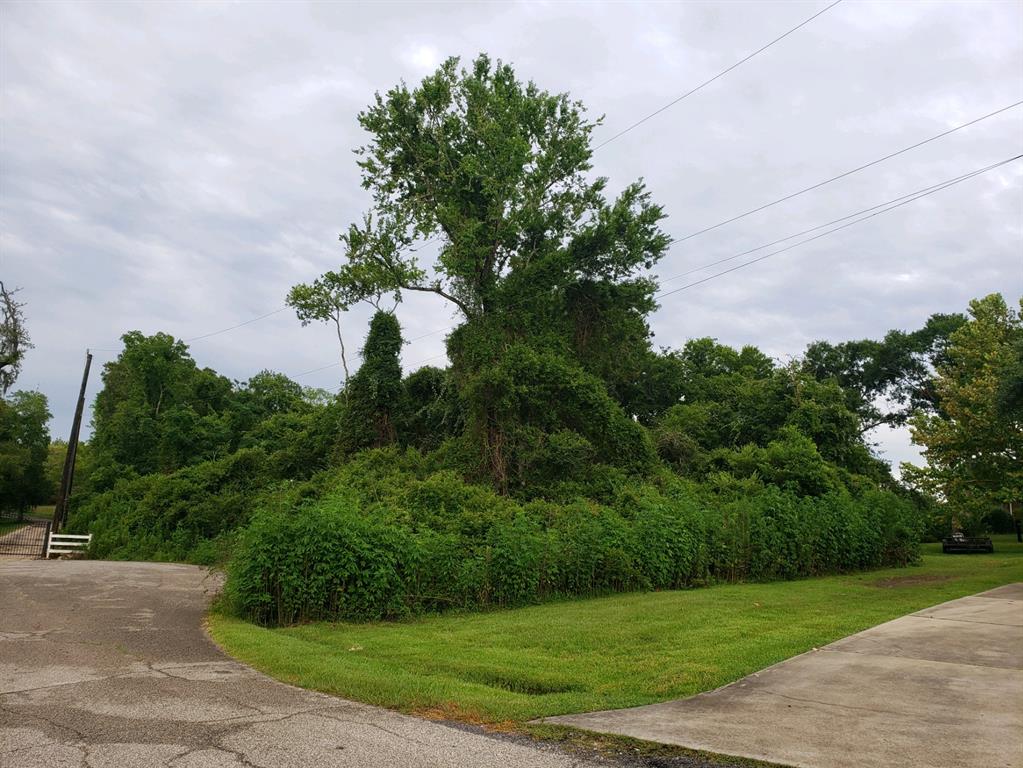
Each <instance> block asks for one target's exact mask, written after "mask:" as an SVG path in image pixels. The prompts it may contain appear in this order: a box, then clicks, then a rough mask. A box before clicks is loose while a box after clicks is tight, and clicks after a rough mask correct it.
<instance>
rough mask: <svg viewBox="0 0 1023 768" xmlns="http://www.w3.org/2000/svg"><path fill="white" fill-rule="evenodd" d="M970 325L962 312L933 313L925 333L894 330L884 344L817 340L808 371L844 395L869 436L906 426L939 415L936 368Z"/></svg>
mask: <svg viewBox="0 0 1023 768" xmlns="http://www.w3.org/2000/svg"><path fill="white" fill-rule="evenodd" d="M965 322H966V317H965V316H963V315H961V314H958V313H956V314H950V315H946V314H934V315H931V317H929V318H928V319H927V322H926V323H925V324H924V326H923V327H922V328H920V329H918V330H916V331H910V332H907V331H900V330H892V331H889V332H888V333H887V334H886V335H885V337H884V339H882V340H880V341H876V340H873V339H857V340H854V341H844V342H841V343H839V344H829V343H828V342H826V341H817V342H814V343H813V344H811V345H810V346H809V347H807V349H806V353H805V355H804V356H803V361H802V364H803V368H804V369H805V370H806V371H808V372H809V373H811V374H812V375H813V376H815V377H816V378H818V379H820V380H822V381H824V380H828V379H833V380H834V381H836V382H837V383H838V384H839V385H840V386H841V387H842V388H843V389H844V390H845V393H846V397H847V399H848V402H849V406H850V407H851V408H852V409H853V410H855V411H856V412H857V413H858V414H859V415H860V420H861V427H862V429H863V431H864V432H867V431H869V430H871V429H873V428H874V427H878V426H880V425H882V424H887V425H889V426H902V425H904V424H906V422H907V421H908V420H909V418H910V417H911V416H912V415H913V414H914V413H916V412H917V411H920V410H927V411H933V410H934V408H935V406H936V401H935V393H934V391H933V388H932V381H933V375H934V370H935V367H936V366H938V365H940V364H942V363H943V362H944V361H945V356H946V350H947V349H948V345H949V339H950V337H951V335H952V334H953V333H954V332H955V331H956V330H957V329H959V328H960V327H962V325H963V324H964V323H965Z"/></svg>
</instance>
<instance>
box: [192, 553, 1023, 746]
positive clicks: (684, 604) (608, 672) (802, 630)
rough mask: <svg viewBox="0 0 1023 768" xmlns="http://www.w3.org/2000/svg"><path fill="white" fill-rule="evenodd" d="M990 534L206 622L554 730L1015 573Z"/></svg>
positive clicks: (383, 700)
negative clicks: (379, 609) (752, 572)
mask: <svg viewBox="0 0 1023 768" xmlns="http://www.w3.org/2000/svg"><path fill="white" fill-rule="evenodd" d="M995 547H996V552H995V553H994V554H992V555H987V554H978V555H942V554H941V552H940V545H926V546H925V547H924V555H923V558H922V562H921V564H920V565H918V566H914V567H910V568H901V569H890V570H881V571H871V572H867V573H858V574H850V575H843V576H831V577H825V578H816V579H806V580H803V581H789V582H773V583H768V584H728V585H720V586H714V587H708V588H703V589H694V590H688V591H678V592H654V593H634V594H626V595H615V596H611V597H603V598H596V599H589V600H577V601H571V602H562V603H553V604H547V605H542V606H535V607H529V608H521V609H516V610H507V611H499V612H493V613H484V614H471V615H444V616H435V617H429V618H424V619H419V620H415V621H409V622H398V623H396V622H377V623H369V624H349V623H317V624H307V625H302V626H296V627H288V628H281V629H266V628H262V627H258V626H254V625H252V624H249V623H247V622H244V621H241V620H238V619H235V618H232V617H229V616H225V615H221V614H214V615H212V616H211V620H210V630H211V633H212V635H213V637H214V639H215V640H216V641H217V642H218V643H220V644H221V645H222V646H223V647H224V648H225V650H227V651H228V652H229V653H230V654H232V655H233V656H235V657H237V658H238V659H240V660H242V661H244V662H246V663H247V664H250V665H252V666H253V667H255V668H257V669H259V670H262V671H263V672H265V673H267V674H269V675H271V676H272V677H275V678H277V679H279V680H283V681H285V682H288V683H292V684H294V685H298V686H301V687H303V688H311V689H314V690H319V691H324V692H327V693H332V694H336V695H338V696H343V697H345V698H350V699H356V700H358V701H364V702H368V703H371V704H378V705H381V706H385V707H390V708H393V709H398V710H401V711H404V712H412V713H415V714H419V715H424V716H427V717H435V718H438V719H453V720H462V721H466V722H472V723H477V724H482V725H487V726H490V727H497V728H505V729H508V730H516V731H527V732H532V733H533V734H534V735H536V736H538V737H544V738H555V739H557V738H558V733H560V732H558V731H556V730H550V729H551V727H550V726H526V725H525V724H526V722H527V721H529V720H533V719H535V718H539V717H545V716H551V715H558V714H566V713H570V712H585V711H592V710H601V709H615V708H619V707H632V706H638V705H641V704H650V703H653V702H657V701H664V700H668V699H675V698H682V697H686V696H691V695H693V694H696V693H700V692H701V691H707V690H711V689H713V688H717V687H718V686H721V685H725V684H726V683H729V682H732V681H734V680H737V679H739V678H741V677H743V676H745V675H748V674H750V673H752V672H755V671H757V670H759V669H762V668H764V667H766V666H769V665H771V664H774V663H776V662H779V661H781V660H783V659H786V658H789V657H791V656H794V655H796V654H799V653H803V652H804V651H808V650H810V649H812V648H815V647H820V646H822V645H824V644H826V643H829V642H831V641H833V640H837V639H839V638H841V637H844V636H846V635H849V634H852V633H854V632H858V631H860V630H862V629H866V628H867V627H871V626H873V625H875V624H880V623H881V622H884V621H888V620H890V619H893V618H896V617H898V616H901V615H904V614H906V613H910V612H912V611H916V610H920V609H921V608H925V607H927V606H930V605H934V604H936V603H940V602H943V601H945V600H951V599H954V598H957V597H963V596H965V595H969V594H973V593H975V592H979V591H982V590H985V589H991V588H992V587H996V586H999V585H1002V584H1007V583H1010V582H1015V581H1023V544H1017V543H1016V541H1015V538H1014V537H1010V536H999V537H995ZM545 728H546V729H547V730H544V729H545ZM547 731H550V732H549V733H548V732H547ZM564 733H565V734H567V733H568V732H567V731H566V732H564ZM564 738H565V739H566V740H571V738H574V737H572V736H570V735H565V736H564Z"/></svg>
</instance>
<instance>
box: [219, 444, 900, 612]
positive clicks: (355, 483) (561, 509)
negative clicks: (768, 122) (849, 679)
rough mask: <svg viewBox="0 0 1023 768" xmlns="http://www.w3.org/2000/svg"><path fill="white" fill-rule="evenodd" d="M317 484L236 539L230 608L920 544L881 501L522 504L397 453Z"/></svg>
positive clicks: (874, 553) (633, 579)
mask: <svg viewBox="0 0 1023 768" xmlns="http://www.w3.org/2000/svg"><path fill="white" fill-rule="evenodd" d="M381 453H382V454H387V455H386V456H381V455H379V454H381ZM385 459H386V460H385ZM395 467H399V469H395ZM367 478H368V479H367ZM325 485H326V486H327V488H328V490H327V491H326V493H325V494H324V495H323V496H322V497H321V498H319V499H317V500H311V501H307V502H305V503H302V504H298V505H297V506H295V507H294V508H290V509H288V508H286V507H284V506H283V505H279V504H278V505H275V506H272V507H266V508H264V509H261V510H260V511H259V512H258V513H257V514H256V515H255V517H254V519H253V520H252V522H251V524H249V525H248V526H247V527H246V528H245V529H244V530H243V532H242V533H241V535H240V536H239V538H238V541H237V549H236V551H235V554H234V557H233V559H232V561H231V564H230V567H229V574H228V587H227V595H228V598H229V600H230V602H231V603H232V605H233V606H234V608H235V610H236V611H237V612H238V613H239V614H240V615H242V616H244V617H246V618H249V619H251V620H254V621H257V622H259V623H262V624H270V625H276V624H289V623H294V622H300V621H307V620H317V619H326V620H334V619H355V620H364V619H382V618H397V617H403V616H409V615H414V614H418V613H422V612H428V611H438V610H445V609H450V608H457V609H473V610H476V609H484V608H489V607H497V606H516V605H523V604H529V603H536V602H540V601H544V600H550V599H554V598H558V597H565V596H582V595H597V594H606V593H609V592H616V591H624V590H637V589H677V588H683V587H689V586H694V585H698V584H702V583H706V582H708V581H712V580H727V581H738V580H767V579H792V578H799V577H803V576H813V575H818V574H823V573H832V572H842V571H849V570H854V569H862V568H872V567H880V566H891V565H904V564H906V563H908V562H910V561H912V560H913V559H914V558H915V557H916V554H917V549H918V543H919V536H920V530H919V525H918V522H917V521H918V515H917V513H916V511H915V509H914V507H913V506H912V505H911V504H910V503H909V502H907V501H905V500H904V499H901V498H899V497H898V496H896V495H894V494H891V493H888V492H883V491H868V492H865V493H862V494H860V495H858V496H854V495H852V494H851V493H849V492H848V491H832V492H829V493H826V494H824V495H821V496H798V495H797V494H796V493H795V492H793V491H791V490H782V489H779V488H777V487H771V486H767V487H764V486H761V487H759V488H754V489H753V490H749V489H747V491H746V492H744V493H743V494H741V495H736V496H735V497H733V498H727V497H723V496H720V497H714V496H712V495H708V494H707V493H702V492H701V490H700V489H699V488H696V487H693V486H688V485H686V484H685V483H683V482H680V481H677V480H669V479H663V478H662V480H661V481H660V482H658V483H650V482H647V483H639V482H626V483H623V484H620V485H619V486H618V487H617V488H616V489H615V490H614V491H613V492H612V493H610V494H609V496H608V498H606V499H603V500H601V501H600V502H599V503H598V502H596V501H593V500H583V499H580V500H576V501H571V502H564V503H561V502H558V503H555V502H551V501H543V500H534V501H531V502H526V503H523V502H517V501H514V500H510V499H508V498H507V497H501V496H498V495H496V494H494V493H493V492H492V491H490V490H489V489H487V488H483V487H479V486H473V485H467V484H466V483H465V482H464V481H462V480H461V478H459V477H458V476H457V475H456V474H454V473H450V472H443V471H439V472H431V471H430V468H429V467H428V466H427V465H426V463H425V462H424V461H423V460H421V459H416V458H415V457H414V455H411V454H408V455H406V456H404V457H399V456H396V455H395V452H393V451H391V452H378V455H376V456H374V452H370V453H369V454H366V455H365V456H364V457H363V458H361V459H358V460H357V461H356V462H355V466H352V467H350V469H348V470H346V471H342V472H341V473H339V474H338V475H337V476H335V477H334V478H332V481H331V482H330V483H326V484H325Z"/></svg>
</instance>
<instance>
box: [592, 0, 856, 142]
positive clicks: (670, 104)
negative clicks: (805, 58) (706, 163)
mask: <svg viewBox="0 0 1023 768" xmlns="http://www.w3.org/2000/svg"><path fill="white" fill-rule="evenodd" d="M840 2H842V0H835V2H833V3H832V4H831V5H829V6H827V7H826V8H824V9H823V10H820V11H817V13H815V14H814V15H813V16H811V17H810V18H808V19H806V20H805V21H802V22H800V23H799V24H797V25H796V26H794V27H793V28H792V29H790V30H789V31H788V32H786V33H785V34H783V35H781V36H780V37H776V38H775V39H774V40H772V41H771V42H769V43H767V44H766V45H764V46H761V47H760V48H758V49H757V50H755V51H753V53H751V54H749V55H748V56H745V57H743V58H741V59H739V60H738V61H737V62H735V63H734V64H732V66H730V67H728V68H726V69H723V70H721V71H720V72H718V73H717V74H716V75H714V77H712V78H710V79H709V80H705V81H703V82H702V83H700V84H699V85H698V86H696V87H695V88H693V89H692V90H689V91H686V92H685V93H683V94H682V95H681V96H679V97H678V98H677V99H674V100H672V101H669V102H668V103H667V104H665V105H664V106H663V107H661V108H660V109H657V110H654V111H653V112H651V113H650V114H649V115H647V116H646V117H644V118H641V119H640V120H637V121H636V122H635V123H633V124H632V125H630V126H629V127H628V128H624V129H623V130H621V131H619V132H618V133H616V134H615V135H614V136H612V137H611V138H610V139H607V140H606V141H602V142H601V143H600V144H598V145H597V146H596V147H594V148H593V151H594V152H596V151H597V150H598V149H600V148H601V147H604V146H607V145H608V144H610V143H611V142H612V141H614V140H615V139H619V138H621V137H622V136H624V135H625V134H627V133H628V132H629V131H631V130H633V129H634V128H638V127H639V126H641V125H643V123H645V122H646V121H647V120H650V119H651V118H654V117H657V115H659V114H661V113H662V112H664V111H665V110H667V109H670V108H671V107H673V106H675V105H676V104H678V103H679V102H680V101H682V100H683V99H687V98H689V97H690V96H692V95H693V94H694V93H696V92H697V91H702V90H703V89H704V88H706V87H707V86H708V85H710V84H711V83H713V82H714V81H715V80H717V79H718V78H721V77H724V76H725V75H727V74H728V73H729V72H731V71H732V70H733V69H736V68H737V67H740V66H742V65H743V64H745V63H746V62H747V61H749V60H750V59H752V58H753V57H754V56H758V55H760V54H761V53H763V52H764V51H766V50H767V49H768V48H770V47H771V46H772V45H774V44H775V43H780V42H781V41H782V40H784V39H785V38H786V37H788V36H789V35H791V34H792V33H793V32H796V31H797V30H799V29H802V28H803V27H805V26H806V25H807V24H809V23H810V22H811V21H813V20H814V19H816V18H817V17H818V16H821V15H823V14H825V13H827V12H828V11H830V10H831V9H832V8H834V7H835V6H836V5H838V4H839V3H840Z"/></svg>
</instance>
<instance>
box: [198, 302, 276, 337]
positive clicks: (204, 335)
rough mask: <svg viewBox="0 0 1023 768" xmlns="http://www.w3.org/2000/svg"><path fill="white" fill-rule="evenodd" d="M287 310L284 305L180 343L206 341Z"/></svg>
mask: <svg viewBox="0 0 1023 768" xmlns="http://www.w3.org/2000/svg"><path fill="white" fill-rule="evenodd" d="M287 308H288V307H287V305H285V306H283V307H278V308H277V309H275V310H273V311H272V312H267V313H266V314H263V315H260V316H259V317H254V318H252V319H251V320H246V321H244V322H241V323H238V324H237V325H232V326H231V327H230V328H221V329H220V330H219V331H213V332H212V333H204V334H203V335H202V336H193V337H192V338H190V339H182V341H183V342H185V343H186V344H188V343H191V342H193V341H199V340H200V339H208V338H209V337H210V336H219V335H220V334H221V333H227V332H228V331H233V330H234V329H235V328H241V327H242V326H243V325H250V324H252V323H256V322H259V321H260V320H265V319H266V318H268V317H270V316H271V315H276V314H278V313H280V312H283V311H284V310H286V309H287Z"/></svg>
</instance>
